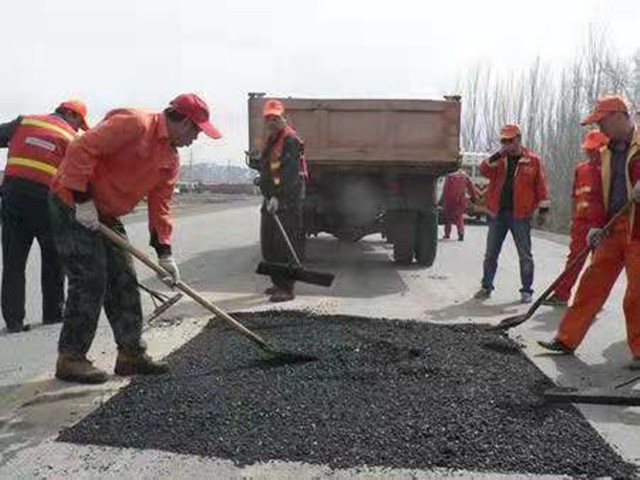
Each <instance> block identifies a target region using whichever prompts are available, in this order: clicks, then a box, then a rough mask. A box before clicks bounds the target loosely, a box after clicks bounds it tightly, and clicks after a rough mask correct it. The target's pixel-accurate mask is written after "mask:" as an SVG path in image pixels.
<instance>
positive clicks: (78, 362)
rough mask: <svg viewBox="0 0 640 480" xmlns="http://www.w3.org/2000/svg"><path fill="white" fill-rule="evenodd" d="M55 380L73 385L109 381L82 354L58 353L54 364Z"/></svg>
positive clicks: (104, 373)
mask: <svg viewBox="0 0 640 480" xmlns="http://www.w3.org/2000/svg"><path fill="white" fill-rule="evenodd" d="M56 378H57V379H59V380H64V381H66V382H75V383H88V384H95V383H104V382H106V381H107V380H108V379H109V376H108V375H107V372H104V371H102V370H100V369H99V368H96V367H94V366H93V364H92V363H91V362H90V361H89V360H87V357H85V356H84V355H82V354H71V353H62V352H61V353H59V354H58V361H57V362H56Z"/></svg>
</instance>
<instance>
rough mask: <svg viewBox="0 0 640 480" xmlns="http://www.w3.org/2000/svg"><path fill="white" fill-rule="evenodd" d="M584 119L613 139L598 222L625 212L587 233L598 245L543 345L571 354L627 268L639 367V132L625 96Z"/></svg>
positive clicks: (630, 327)
mask: <svg viewBox="0 0 640 480" xmlns="http://www.w3.org/2000/svg"><path fill="white" fill-rule="evenodd" d="M580 123H581V124H582V125H590V124H594V123H595V124H597V125H598V127H599V128H600V131H601V132H602V133H604V134H605V135H606V136H607V137H608V138H609V139H610V141H609V143H608V145H607V146H606V147H604V148H602V149H601V150H600V156H601V157H600V160H601V165H602V167H601V168H602V172H603V173H602V178H595V179H594V182H601V181H602V182H603V183H602V185H603V188H602V189H597V188H596V187H598V185H593V187H594V190H597V191H600V192H601V194H600V200H599V201H600V202H601V203H602V205H603V206H604V208H603V209H602V211H603V215H602V218H601V219H600V222H599V225H600V226H603V225H604V224H605V223H607V220H608V219H610V218H612V217H613V216H614V214H616V213H617V212H619V211H620V210H621V209H624V213H623V214H622V215H621V216H620V217H619V218H618V219H617V220H616V221H615V222H614V224H613V227H612V228H611V230H610V231H609V233H608V234H606V232H605V231H604V230H603V229H602V228H592V229H591V230H590V231H589V234H588V242H589V244H590V245H591V246H592V247H593V248H594V249H595V250H594V252H593V258H592V261H591V264H590V265H589V267H587V269H586V270H585V272H584V274H583V276H582V278H581V279H580V283H579V284H578V290H577V292H576V296H575V299H574V301H573V304H572V305H571V307H569V309H568V310H567V311H566V312H565V314H564V317H563V318H562V321H561V323H560V327H559V329H558V332H557V333H556V337H555V339H553V340H551V341H548V342H539V344H540V345H541V346H542V347H543V348H545V349H547V350H551V351H554V352H558V353H565V354H571V353H573V351H574V350H575V349H576V348H578V345H580V342H581V341H582V339H583V338H584V336H585V335H586V333H587V331H588V330H589V327H590V326H591V323H592V322H593V319H594V318H595V316H596V314H597V313H598V312H599V311H600V309H601V308H602V307H603V305H604V303H605V302H606V301H607V297H608V296H609V292H610V291H611V289H612V288H613V285H614V284H615V282H616V280H617V279H618V276H619V275H620V272H621V271H622V270H623V269H624V270H625V271H626V273H627V290H626V292H625V296H624V303H623V310H624V315H625V319H626V323H627V342H628V345H629V348H630V350H631V352H632V354H633V360H632V362H631V363H630V364H629V368H631V369H634V370H640V209H639V208H638V206H639V202H640V131H639V130H638V128H637V126H636V124H635V122H634V121H633V119H632V117H631V115H630V113H629V108H628V105H627V102H626V100H625V99H624V98H622V97H620V96H618V95H608V96H605V97H602V98H600V99H599V100H598V101H597V103H596V105H595V108H594V110H593V112H591V114H589V115H588V116H587V117H586V118H584V119H583V120H582V122H580ZM629 205H630V207H629ZM627 209H628V210H627Z"/></svg>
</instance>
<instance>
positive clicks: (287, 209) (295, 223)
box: [260, 99, 305, 302]
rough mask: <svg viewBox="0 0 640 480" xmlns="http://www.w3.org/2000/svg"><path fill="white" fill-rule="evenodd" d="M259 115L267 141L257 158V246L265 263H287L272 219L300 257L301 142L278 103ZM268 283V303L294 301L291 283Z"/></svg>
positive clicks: (302, 240)
mask: <svg viewBox="0 0 640 480" xmlns="http://www.w3.org/2000/svg"><path fill="white" fill-rule="evenodd" d="M262 114H263V117H264V122H265V130H266V132H265V133H266V137H267V138H266V143H265V146H264V149H263V150H262V153H261V155H260V191H261V192H262V195H263V196H264V202H263V204H262V208H261V210H260V212H261V217H260V246H261V248H262V257H263V259H264V260H265V261H266V262H275V263H288V262H290V261H291V258H290V253H289V251H288V247H287V243H286V240H285V239H284V238H283V235H282V232H280V230H279V228H278V225H277V223H276V220H275V218H274V215H277V216H278V217H279V219H280V221H281V222H282V225H283V226H284V229H285V231H286V233H287V235H288V237H289V239H290V240H291V243H292V245H293V248H294V249H295V251H296V253H297V255H298V256H299V257H303V255H304V243H305V237H304V231H303V228H302V198H303V192H304V172H302V171H301V153H302V142H301V141H300V139H299V138H298V136H297V135H296V132H295V130H294V129H293V128H292V127H291V126H290V125H288V124H287V121H286V119H285V117H284V105H283V104H282V102H281V101H280V100H276V99H269V100H267V101H266V102H265V104H264V107H263V111H262ZM271 281H272V283H273V285H272V286H270V287H269V288H267V290H266V291H265V293H266V294H267V295H269V296H270V298H269V300H270V301H272V302H286V301H289V300H293V298H295V297H294V294H293V286H294V280H292V279H291V278H288V277H285V276H280V275H272V276H271Z"/></svg>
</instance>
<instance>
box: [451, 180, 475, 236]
mask: <svg viewBox="0 0 640 480" xmlns="http://www.w3.org/2000/svg"><path fill="white" fill-rule="evenodd" d="M467 196H468V197H469V199H470V200H471V201H472V202H475V201H476V198H477V194H476V189H475V188H474V186H473V183H471V179H470V178H469V175H467V173H466V172H465V171H464V170H462V169H461V168H460V169H458V170H457V171H455V172H453V173H450V174H449V175H447V177H446V178H445V180H444V187H443V189H442V214H443V217H444V237H443V238H445V239H449V238H451V225H452V224H454V225H455V226H456V230H457V232H458V241H460V242H462V241H464V213H465V211H466V209H467V205H468V199H467Z"/></svg>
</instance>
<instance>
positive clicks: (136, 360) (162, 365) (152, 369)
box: [114, 350, 169, 377]
mask: <svg viewBox="0 0 640 480" xmlns="http://www.w3.org/2000/svg"><path fill="white" fill-rule="evenodd" d="M168 372H169V365H167V362H158V361H154V360H153V359H152V358H151V357H150V356H149V355H147V354H146V353H145V352H143V351H137V352H129V351H126V350H120V351H119V352H118V358H116V367H115V369H114V373H115V374H116V375H120V376H121V377H129V376H131V375H161V374H163V373H168Z"/></svg>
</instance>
